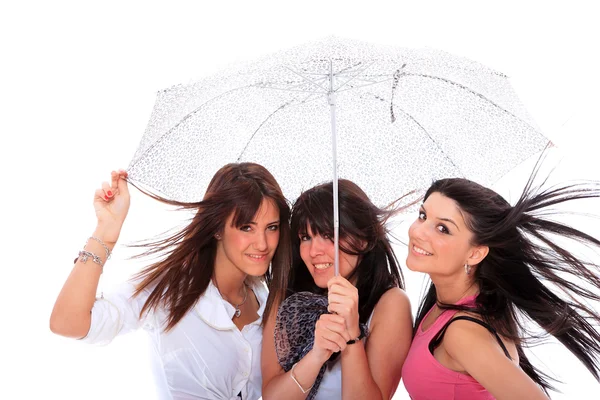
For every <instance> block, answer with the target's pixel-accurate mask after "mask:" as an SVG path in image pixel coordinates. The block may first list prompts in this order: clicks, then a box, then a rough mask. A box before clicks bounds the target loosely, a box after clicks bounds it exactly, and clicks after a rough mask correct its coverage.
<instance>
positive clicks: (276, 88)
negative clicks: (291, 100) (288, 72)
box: [262, 86, 325, 94]
mask: <svg viewBox="0 0 600 400" xmlns="http://www.w3.org/2000/svg"><path fill="white" fill-rule="evenodd" d="M262 88H263V89H273V90H281V91H284V92H299V93H310V94H325V93H323V92H313V91H311V90H299V89H288V88H282V87H274V86H262Z"/></svg>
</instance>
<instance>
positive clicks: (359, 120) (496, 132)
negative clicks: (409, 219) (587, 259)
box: [128, 37, 548, 270]
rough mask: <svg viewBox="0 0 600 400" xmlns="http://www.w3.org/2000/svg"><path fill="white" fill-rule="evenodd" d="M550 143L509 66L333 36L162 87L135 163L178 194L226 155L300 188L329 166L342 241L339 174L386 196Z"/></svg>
mask: <svg viewBox="0 0 600 400" xmlns="http://www.w3.org/2000/svg"><path fill="white" fill-rule="evenodd" d="M332 131H333V132H335V133H334V134H332ZM547 142H548V141H547V139H546V138H545V137H544V136H543V135H542V134H541V133H540V132H539V130H538V129H537V128H536V126H535V123H534V122H533V121H532V120H531V118H530V117H529V115H528V114H527V112H526V111H525V109H524V107H523V106H522V104H521V103H520V101H519V100H518V98H517V96H516V94H515V92H514V90H513V89H512V88H511V86H510V84H509V83H508V79H507V77H506V76H505V75H503V74H501V73H499V72H496V71H493V70H491V69H489V68H487V67H484V66H482V65H481V64H478V63H476V62H473V61H470V60H467V59H464V58H460V57H456V56H453V55H450V54H448V53H445V52H441V51H437V50H432V49H420V50H414V49H405V48H398V47H389V46H377V45H372V44H367V43H363V42H358V41H353V40H347V39H340V38H335V37H329V38H326V39H324V40H322V41H317V42H313V43H310V44H307V45H303V46H298V47H295V48H292V49H289V50H284V51H281V52H279V53H276V54H273V55H269V56H265V57H263V58H261V59H259V60H257V61H254V62H249V63H246V64H243V65H237V66H234V67H231V68H229V69H227V70H225V71H223V72H221V73H219V74H216V75H214V76H211V77H208V78H205V79H203V80H201V81H199V82H196V83H192V84H188V85H176V86H173V87H171V88H169V89H166V90H163V91H160V92H159V93H158V96H157V100H156V104H155V106H154V110H153V112H152V116H151V119H150V122H149V124H148V127H147V129H146V132H145V134H144V136H143V137H142V140H141V142H140V145H139V147H138V149H137V151H136V153H135V155H134V157H133V159H132V161H131V163H130V165H129V168H128V172H129V177H130V179H132V180H133V181H134V182H136V183H138V184H141V185H142V186H146V187H149V188H151V189H152V190H154V191H156V192H158V193H160V194H161V195H163V196H164V197H167V198H171V199H174V200H180V201H198V200H199V199H201V198H202V196H203V193H204V191H205V188H206V186H207V184H208V182H209V181H210V178H211V177H212V174H213V173H214V171H216V170H217V169H218V168H219V167H220V166H222V165H223V164H224V163H226V162H235V161H238V162H239V161H253V162H257V163H260V164H262V165H264V166H265V167H266V168H267V169H269V171H271V172H272V173H273V175H274V176H275V177H277V179H278V180H279V182H280V184H281V186H282V189H283V190H284V193H285V194H286V196H287V197H288V198H290V199H293V198H295V197H297V196H298V195H299V194H300V193H301V192H302V190H303V189H306V188H309V187H311V186H314V185H315V184H318V183H321V182H323V181H327V180H331V179H332V178H333V183H334V224H336V226H334V239H335V241H336V246H337V217H336V215H337V212H336V209H337V201H336V199H337V198H336V196H335V193H337V176H338V173H339V176H340V177H343V178H347V179H350V180H352V181H354V182H356V183H357V184H358V185H359V186H361V187H362V188H363V189H364V190H365V191H366V192H367V193H368V194H369V196H370V197H371V199H372V200H373V202H374V203H375V204H378V205H386V204H388V203H389V202H390V201H392V200H394V199H395V198H398V197H400V195H402V194H405V193H408V192H410V191H412V190H414V189H418V188H424V187H427V186H428V185H429V184H430V183H431V180H432V179H437V178H441V177H453V176H459V177H468V178H469V179H471V180H474V181H476V182H479V183H481V184H484V185H488V184H491V183H493V182H494V181H495V180H497V179H498V178H500V177H501V176H502V175H503V174H505V173H506V172H508V171H509V170H510V169H511V168H513V167H514V166H515V165H518V164H519V163H521V162H522V161H523V160H525V159H526V158H528V157H529V156H531V155H532V154H535V153H537V152H539V151H540V150H542V149H543V148H544V147H545V146H546V144H547ZM332 145H333V152H332ZM332 153H333V157H332ZM332 171H333V173H332ZM336 270H337V262H336Z"/></svg>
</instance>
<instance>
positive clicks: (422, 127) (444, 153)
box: [398, 107, 465, 177]
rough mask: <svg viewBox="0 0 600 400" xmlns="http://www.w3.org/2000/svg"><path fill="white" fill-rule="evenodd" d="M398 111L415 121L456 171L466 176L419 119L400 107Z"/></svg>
mask: <svg viewBox="0 0 600 400" xmlns="http://www.w3.org/2000/svg"><path fill="white" fill-rule="evenodd" d="M398 110H399V111H400V112H401V113H402V114H404V115H406V116H407V117H408V118H409V119H410V120H411V121H413V122H414V123H415V124H417V126H418V127H419V128H421V130H422V131H423V132H425V135H427V137H428V138H429V140H431V142H432V143H433V144H434V145H435V146H436V147H437V148H438V150H439V151H440V152H441V153H442V154H443V155H444V157H446V159H447V160H448V161H449V162H450V164H452V166H453V167H454V168H456V170H457V171H458V172H459V173H460V174H461V176H463V177H464V176H465V174H464V173H463V172H462V171H461V169H460V168H458V166H457V165H456V164H454V162H453V161H452V159H451V158H450V157H448V155H447V154H446V152H445V151H444V150H443V149H442V148H441V147H440V145H439V143H438V142H437V141H436V140H435V139H434V138H433V137H431V135H430V134H429V132H428V131H427V129H425V127H424V126H423V125H421V124H420V123H419V121H417V119H416V118H415V117H413V116H412V115H410V114H409V113H407V112H406V111H404V110H403V109H401V108H400V107H398Z"/></svg>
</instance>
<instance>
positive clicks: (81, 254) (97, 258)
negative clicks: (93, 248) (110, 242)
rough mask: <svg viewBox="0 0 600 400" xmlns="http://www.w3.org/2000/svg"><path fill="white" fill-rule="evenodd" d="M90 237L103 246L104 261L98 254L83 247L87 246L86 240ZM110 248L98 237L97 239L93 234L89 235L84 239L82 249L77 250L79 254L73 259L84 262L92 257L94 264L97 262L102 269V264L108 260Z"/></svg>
mask: <svg viewBox="0 0 600 400" xmlns="http://www.w3.org/2000/svg"><path fill="white" fill-rule="evenodd" d="M90 239H92V240H95V241H96V242H98V243H100V245H101V246H102V247H103V248H104V251H105V252H106V258H105V259H104V261H102V259H101V258H100V256H98V255H96V254H94V253H92V252H90V251H87V250H86V249H85V247H86V246H87V244H88V242H89V241H90ZM110 255H111V253H110V250H109V249H108V246H107V245H106V244H105V243H104V242H103V241H102V240H100V239H98V238H97V237H95V236H90V238H89V239H88V240H86V242H85V245H84V246H83V250H81V251H80V252H79V256H78V257H77V258H76V259H75V262H77V261H81V262H82V263H84V264H85V263H86V262H87V260H89V259H92V261H93V262H94V263H96V264H98V265H99V266H100V267H101V268H102V270H104V264H105V263H106V261H108V259H109V258H110Z"/></svg>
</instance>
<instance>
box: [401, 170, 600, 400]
mask: <svg viewBox="0 0 600 400" xmlns="http://www.w3.org/2000/svg"><path fill="white" fill-rule="evenodd" d="M534 177H535V173H534V174H533V176H532V177H531V178H530V181H529V183H528V184H527V186H526V188H525V190H524V193H523V194H522V196H521V198H520V199H519V200H518V201H517V204H516V205H515V206H512V207H511V206H510V204H508V202H507V201H506V200H504V199H503V198H502V197H501V196H500V195H498V194H497V193H495V192H494V191H492V190H490V189H487V188H485V187H482V186H480V185H478V184H476V183H474V182H471V181H468V180H466V179H442V180H438V181H436V182H434V183H433V185H432V186H431V187H430V188H429V190H428V191H427V193H426V195H425V200H424V202H423V204H422V206H421V208H420V211H419V217H418V219H417V220H416V221H415V222H414V223H413V224H412V226H411V227H410V229H409V254H408V257H407V260H406V264H407V266H408V268H409V269H411V270H413V271H420V272H425V273H427V274H429V276H430V277H431V281H432V285H431V286H430V288H429V291H428V293H427V294H426V296H425V298H424V299H423V301H422V302H421V305H420V307H419V312H418V315H417V319H416V324H415V332H414V339H413V342H412V345H411V348H410V351H409V354H408V356H407V358H406V361H405V363H404V366H403V369H402V377H403V379H404V384H405V386H406V389H407V390H408V393H409V394H410V396H411V398H412V399H413V400H426V399H435V400H446V399H469V400H471V399H472V400H477V399H494V398H496V399H511V400H515V399H528V400H533V399H546V398H547V395H548V390H550V389H552V386H551V385H550V382H549V379H550V378H549V377H548V376H546V375H544V374H543V373H542V372H540V371H539V370H538V369H537V368H536V367H534V366H533V365H532V364H531V363H530V362H529V360H528V359H527V357H526V355H525V353H524V352H523V348H524V347H525V345H526V344H527V341H528V339H532V337H531V336H528V334H527V332H530V331H528V330H526V329H525V328H526V327H525V326H524V321H527V320H533V321H534V322H535V323H537V324H538V325H539V326H541V327H542V328H543V329H544V330H545V331H546V332H547V333H548V334H551V335H553V336H554V337H555V338H557V339H558V340H559V341H560V342H561V343H562V344H563V345H565V346H566V347H567V348H568V349H569V350H570V351H571V352H572V353H573V354H574V355H575V356H577V357H578V358H579V360H580V361H581V362H582V363H583V364H584V365H585V366H586V367H587V368H588V370H589V371H590V372H591V373H592V374H593V375H594V376H595V377H596V379H599V369H600V363H599V360H600V332H598V330H597V328H596V327H595V326H594V325H596V326H598V324H600V315H599V314H598V312H597V311H595V310H594V308H593V307H590V306H589V305H587V303H584V302H583V301H582V300H581V299H583V298H585V299H586V300H593V301H600V274H599V272H598V271H599V270H600V267H599V266H598V265H596V264H592V263H589V262H584V261H582V260H579V259H578V258H576V257H575V256H573V255H572V254H571V253H569V252H568V251H567V250H565V249H564V248H563V247H562V246H560V245H558V244H557V243H556V242H555V241H554V239H555V238H557V237H560V239H561V243H564V240H565V239H570V240H572V241H577V242H580V243H583V244H586V245H589V246H592V247H594V248H598V247H600V241H599V240H597V239H595V238H593V237H591V236H588V235H586V234H584V233H583V232H581V231H579V230H575V229H572V228H570V227H568V226H567V225H563V224H560V223H557V222H554V221H552V220H550V219H546V217H547V216H548V212H549V211H550V210H547V209H546V208H548V207H549V206H554V205H557V204H562V203H564V202H568V201H571V200H576V199H585V198H598V197H600V189H599V187H598V185H592V184H590V185H571V186H565V187H552V188H550V189H546V190H542V189H539V188H534V187H533V186H532V181H533V179H534ZM532 238H535V240H532ZM542 280H543V281H546V282H547V281H552V282H553V286H552V287H553V288H551V287H550V286H546V285H545V284H544V283H543V281H542ZM557 289H558V290H557ZM559 293H562V294H563V295H562V296H560V295H559ZM597 309H598V308H596V310H597ZM523 317H524V318H523Z"/></svg>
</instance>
